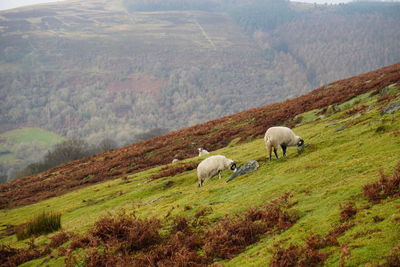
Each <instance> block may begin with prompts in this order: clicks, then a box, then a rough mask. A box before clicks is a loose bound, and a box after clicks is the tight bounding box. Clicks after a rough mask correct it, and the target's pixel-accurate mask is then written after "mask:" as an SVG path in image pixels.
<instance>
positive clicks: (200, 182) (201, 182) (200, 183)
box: [199, 179, 204, 187]
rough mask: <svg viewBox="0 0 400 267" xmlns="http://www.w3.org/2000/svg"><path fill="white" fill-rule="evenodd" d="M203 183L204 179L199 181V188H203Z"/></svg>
mask: <svg viewBox="0 0 400 267" xmlns="http://www.w3.org/2000/svg"><path fill="white" fill-rule="evenodd" d="M203 182H204V180H203V179H200V181H199V187H201V186H202V185H203Z"/></svg>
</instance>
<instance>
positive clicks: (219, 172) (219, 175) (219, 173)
mask: <svg viewBox="0 0 400 267" xmlns="http://www.w3.org/2000/svg"><path fill="white" fill-rule="evenodd" d="M218 179H221V171H218Z"/></svg>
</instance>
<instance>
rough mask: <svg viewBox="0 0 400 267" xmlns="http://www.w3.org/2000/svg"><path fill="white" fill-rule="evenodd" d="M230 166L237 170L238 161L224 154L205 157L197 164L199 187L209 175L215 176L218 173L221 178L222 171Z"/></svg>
mask: <svg viewBox="0 0 400 267" xmlns="http://www.w3.org/2000/svg"><path fill="white" fill-rule="evenodd" d="M228 168H230V169H231V170H232V171H233V172H236V170H237V167H236V163H235V162H234V161H233V160H231V159H228V158H226V157H225V156H222V155H215V156H211V157H208V158H206V159H204V160H203V161H202V162H200V163H199V165H198V166H197V178H198V180H199V187H201V186H202V185H203V183H204V180H205V179H206V178H207V177H210V179H212V178H214V177H215V176H216V175H217V174H218V176H219V179H221V171H222V170H225V169H228Z"/></svg>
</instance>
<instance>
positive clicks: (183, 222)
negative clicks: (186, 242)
mask: <svg viewBox="0 0 400 267" xmlns="http://www.w3.org/2000/svg"><path fill="white" fill-rule="evenodd" d="M188 228H189V221H188V219H187V218H185V217H176V218H175V219H174V221H173V225H172V231H173V232H179V231H180V232H184V231H185V230H187V229H188Z"/></svg>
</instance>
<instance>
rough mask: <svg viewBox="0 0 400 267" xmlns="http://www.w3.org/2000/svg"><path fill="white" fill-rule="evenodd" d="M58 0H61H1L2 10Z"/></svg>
mask: <svg viewBox="0 0 400 267" xmlns="http://www.w3.org/2000/svg"><path fill="white" fill-rule="evenodd" d="M57 1H59V0H0V10H5V9H10V8H14V7H21V6H27V5H33V4H40V3H49V2H57Z"/></svg>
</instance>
